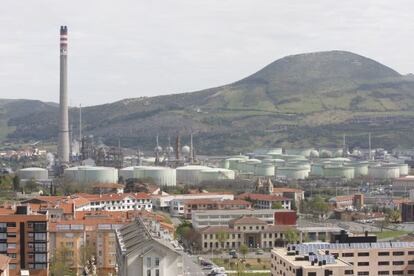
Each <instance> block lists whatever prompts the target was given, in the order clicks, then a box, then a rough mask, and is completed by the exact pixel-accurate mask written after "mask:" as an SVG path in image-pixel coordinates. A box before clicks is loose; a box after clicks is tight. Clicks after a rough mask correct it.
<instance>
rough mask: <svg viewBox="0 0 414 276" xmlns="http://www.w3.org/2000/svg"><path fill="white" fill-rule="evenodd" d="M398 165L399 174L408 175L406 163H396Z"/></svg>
mask: <svg viewBox="0 0 414 276" xmlns="http://www.w3.org/2000/svg"><path fill="white" fill-rule="evenodd" d="M397 165H398V167H399V168H400V176H406V175H408V171H409V167H408V165H407V164H402V163H400V164H397Z"/></svg>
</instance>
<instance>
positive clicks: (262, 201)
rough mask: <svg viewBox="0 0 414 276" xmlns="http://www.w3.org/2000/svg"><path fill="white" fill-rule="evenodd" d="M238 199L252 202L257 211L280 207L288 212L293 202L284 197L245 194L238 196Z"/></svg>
mask: <svg viewBox="0 0 414 276" xmlns="http://www.w3.org/2000/svg"><path fill="white" fill-rule="evenodd" d="M236 198H237V199H243V200H247V201H251V202H252V203H253V207H254V208H257V209H277V208H275V206H280V207H282V208H284V209H287V210H290V209H291V201H292V200H291V199H290V198H287V197H283V196H277V195H268V194H254V193H243V194H240V195H238V196H237V197H236Z"/></svg>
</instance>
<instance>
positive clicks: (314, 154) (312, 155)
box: [309, 149, 319, 158]
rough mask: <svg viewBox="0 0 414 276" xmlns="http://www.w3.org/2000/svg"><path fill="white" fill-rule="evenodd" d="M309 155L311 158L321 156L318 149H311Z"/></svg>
mask: <svg viewBox="0 0 414 276" xmlns="http://www.w3.org/2000/svg"><path fill="white" fill-rule="evenodd" d="M309 157H310V158H319V151H317V150H315V149H313V150H311V152H310V155H309Z"/></svg>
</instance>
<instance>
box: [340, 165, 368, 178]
mask: <svg viewBox="0 0 414 276" xmlns="http://www.w3.org/2000/svg"><path fill="white" fill-rule="evenodd" d="M345 166H347V167H352V168H354V177H360V176H367V175H368V163H367V162H351V163H346V165H345Z"/></svg>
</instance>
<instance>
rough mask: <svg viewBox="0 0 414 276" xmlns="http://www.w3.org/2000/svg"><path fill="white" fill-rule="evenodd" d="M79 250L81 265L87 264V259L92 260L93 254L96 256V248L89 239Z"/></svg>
mask: <svg viewBox="0 0 414 276" xmlns="http://www.w3.org/2000/svg"><path fill="white" fill-rule="evenodd" d="M79 252H80V254H79V265H80V266H82V267H84V266H85V265H86V263H87V261H88V260H90V259H91V258H92V256H95V257H96V248H95V247H93V245H92V244H91V243H89V242H88V241H86V244H84V245H82V246H81V247H80V250H79Z"/></svg>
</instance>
